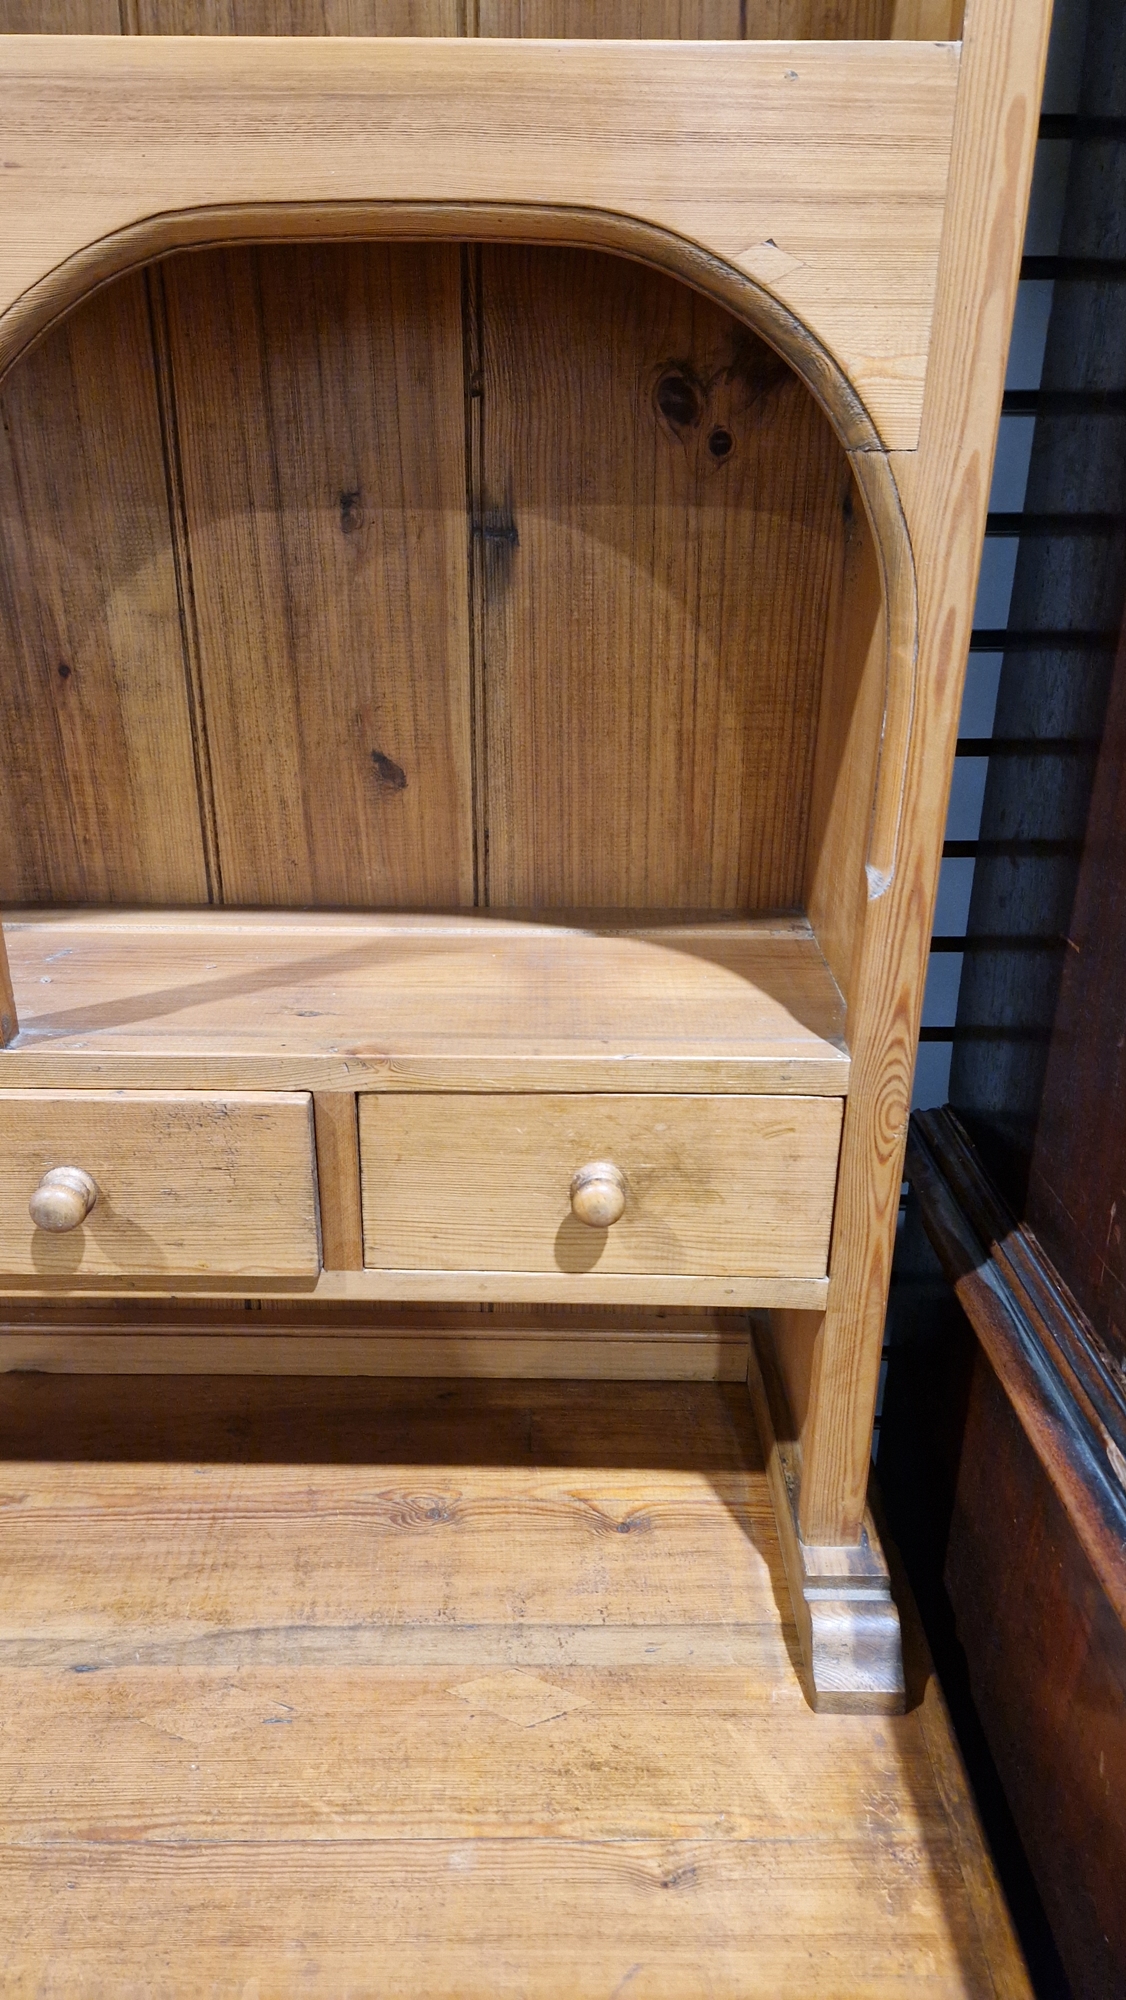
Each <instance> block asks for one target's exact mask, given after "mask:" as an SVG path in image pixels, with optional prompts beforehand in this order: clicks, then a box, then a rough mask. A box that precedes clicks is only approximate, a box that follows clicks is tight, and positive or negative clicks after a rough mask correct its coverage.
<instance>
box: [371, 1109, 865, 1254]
mask: <svg viewBox="0 0 1126 2000" xmlns="http://www.w3.org/2000/svg"><path fill="white" fill-rule="evenodd" d="M842 1116H843V1100H842V1099H841V1098H839V1097H720V1096H699V1097H672V1096H651V1097H649V1096H647V1097H640V1096H624V1095H623V1096H619V1095H616V1094H610V1093H606V1094H603V1093H594V1092H592V1093H590V1094H588V1095H583V1096H578V1095H570V1094H568V1095H566V1096H563V1095H551V1094H547V1093H543V1094H539V1093H537V1094H535V1095H531V1094H529V1095H500V1094H498V1095H495V1096H475V1095H471V1094H468V1093H467V1094H464V1095H463V1094H458V1095H454V1094H452V1093H451V1094H448V1095H440V1094H434V1095H429V1094H410V1095H407V1094H405V1093H404V1094H397V1093H387V1094H384V1093H382V1092H380V1093H372V1094H371V1095H369V1096H364V1097H361V1099H360V1158H361V1166H362V1174H363V1218H364V1264H365V1267H366V1268H367V1269H369V1270H380V1271H394V1270H403V1269H415V1270H434V1271H482V1270H487V1271H527V1272H565V1273H575V1274H578V1273H582V1272H592V1271H595V1270H597V1271H598V1272H599V1273H600V1274H602V1273H606V1274H611V1273H619V1274H644V1273H649V1274H668V1275H670V1276H671V1275H691V1274H700V1275H701V1276H710V1277H711V1276H714V1277H724V1276H759V1275H761V1276H772V1275H775V1274H779V1275H786V1276H789V1277H801V1278H805V1277H813V1278H823V1277H824V1275H825V1272H826V1267H827V1262H828V1254H829V1227H830V1223H831V1220H832V1212H833V1191H834V1187H835V1183H836V1172H837V1152H838V1148H839V1145H840V1133H841V1120H842ZM596 1162H602V1163H605V1167H606V1168H608V1169H610V1168H612V1169H613V1170H614V1172H615V1173H616V1175H617V1177H618V1181H617V1185H619V1186H620V1189H621V1194H622V1196H623V1197H624V1206H623V1207H622V1211H621V1215H620V1217H619V1219H617V1220H616V1221H615V1222H614V1224H613V1226H612V1227H598V1226H591V1225H590V1224H588V1223H587V1222H585V1221H583V1220H581V1219H580V1213H579V1212H576V1211H580V1212H581V1210H582V1209H583V1207H584V1197H583V1194H582V1190H581V1186H580V1187H579V1188H576V1190H575V1198H574V1202H573V1199H572V1187H573V1183H574V1180H575V1176H576V1174H581V1170H582V1169H584V1168H586V1167H588V1166H590V1165H592V1164H593V1163H596ZM608 1185H609V1186H610V1187H611V1189H612V1186H613V1185H614V1180H613V1175H610V1176H609V1177H608ZM593 1212H594V1213H597V1208H596V1207H595V1208H594V1210H593Z"/></svg>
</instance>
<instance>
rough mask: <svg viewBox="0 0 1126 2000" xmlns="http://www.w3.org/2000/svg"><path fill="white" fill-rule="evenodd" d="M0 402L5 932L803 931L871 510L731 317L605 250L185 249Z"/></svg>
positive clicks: (119, 295) (58, 337)
mask: <svg viewBox="0 0 1126 2000" xmlns="http://www.w3.org/2000/svg"><path fill="white" fill-rule="evenodd" d="M0 400H2V402H3V411H4V452H5V463H4V473H3V478H4V486H3V495H2V500H0V508H2V526H3V535H4V555H3V573H4V582H3V584H2V585H0V619H2V621H3V642H4V647H5V652H6V656H7V658H8V659H9V660H11V661H15V662H18V667H17V671H16V672H15V673H11V672H9V674H8V675H7V676H6V680H5V689H4V695H3V700H4V703H5V708H6V711H7V713H6V721H7V724H8V728H9V731H10V735H11V740H12V748H13V753H14V754H13V757H12V770H13V778H12V781H11V782H10V784H9V786H8V787H7V788H6V792H5V796H4V800H3V803H2V804H0V820H2V824H3V848H4V868H3V875H2V879H0V893H2V894H3V896H4V898H5V900H6V901H8V902H10V903H20V902H40V901H50V900H59V901H95V902H105V901H109V902H128V901H143V902H157V903H163V902H199V901H206V900H208V898H209V897H210V898H211V899H213V900H215V901H220V902H225V903H232V904H247V903H257V904H267V905H293V904H309V903H315V904H321V905H325V904H330V905H351V906H367V907H371V906H373V905H374V906H384V907H407V906H416V907H417V906H423V907H441V906H466V905H470V904H472V903H473V902H474V901H475V900H477V901H478V902H481V903H489V904H491V905H493V906H497V907H509V908H512V907H528V906H539V907H556V908H566V907H570V908H575V907H592V906H605V907H627V906H628V907H634V908H637V907H649V908H655V907H669V908H684V909H687V908H721V909H739V908H759V909H769V908H784V907H793V906H794V905H795V904H796V903H797V902H798V901H799V900H800V894H801V882H802V871H803V863H804V849H805V821H806V802H807V799H808V796H809V790H810V779H811V772H812V758H813V742H814V726H815V720H816V714H817V705H818V699H819V690H820V677H821V663H822V659H823V656H824V653H825V648H826V634H827V622H828V618H829V613H830V607H831V603H832V598H833V585H834V580H835V577H836V575H837V572H838V570H839V567H840V558H841V552H842V549H843V546H844V539H845V536H846V533H847V526H848V516H849V512H850V508H851V505H852V501H851V497H850V479H849V475H848V471H847V466H846V462H845V459H844V455H843V453H842V452H841V450H840V448H839V446H838V445H837V443H836V441H835V439H834V438H833V436H832V434H831V432H830V430H829V427H828V424H827V423H826V421H825V419H824V418H823V417H822V416H821V414H820V412H819V411H818V410H817V409H816V407H815V405H814V404H813V402H812V401H811V399H810V397H809V396H808V394H807V393H806V391H805V390H804V388H803V387H802V386H801V384H800V383H798V381H797V380H796V378H794V377H793V376H791V375H790V374H789V373H788V371H787V370H785V369H784V368H783V367H782V366H781V365H780V364H779V363H778V362H777V360H776V359H775V357H774V356H773V354H772V353H771V352H770V350H768V349H767V348H765V347H764V346H763V345H762V343H761V342H759V341H757V340H755V339H754V338H753V337H752V336H750V335H749V334H748V333H747V332H746V331H745V329H742V328H740V327H739V326H738V325H737V324H736V323H735V322H734V321H733V320H731V319H730V318H729V317H728V316H727V315H726V314H725V313H724V312H723V311H722V310H720V309H719V308H717V307H715V306H714V305H712V304H710V303H709V302H706V301H704V300H703V299H701V298H699V297H698V296H697V295H695V294H694V293H692V292H690V291H689V290H688V289H687V288H685V287H683V286H681V285H678V284H677V283H676V282H675V281H673V280H671V279H669V278H666V277H663V276H659V275H656V274H653V273H650V272H646V271H644V270H643V269H641V268H640V267H638V266H636V265H633V264H630V263H627V262H625V261H623V260H619V259H614V258H610V257H606V256H604V255H601V254H599V253H594V252H572V251H560V250H547V249H522V248H518V247H511V248H510V247H488V248H485V249H482V250H480V251H478V250H476V249H475V248H472V247H470V248H467V249H460V248H458V247H457V246H444V245H414V244H396V245H386V244H370V245H360V246H354V245H353V246H344V245H326V246H294V247H270V248H263V249H247V248H239V249H235V250H231V251H222V252H203V253H192V254H190V255H184V256H180V257H176V258H173V259H170V260H169V261H168V262H167V263H165V264H164V265H163V266H162V267H159V268H157V269H154V270H151V271H149V272H148V273H146V274H144V275H143V276H139V277H130V278H127V279H125V280H122V281H120V282H119V283H117V284H115V285H113V286H111V287H108V288H107V289H106V290H105V291H104V292H102V293H99V294H97V295H96V296H95V297H94V298H92V299H90V300H88V301H87V302H85V303H84V304H83V305H81V306H80V307H79V308H78V309H77V310H76V311H75V312H74V313H73V314H72V315H71V317H70V318H69V319H68V320H67V321H65V322H64V324H63V325H62V326H61V327H60V328H58V329H56V330H55V331H54V332H53V333H52V334H50V335H49V336H48V337H47V339H45V340H44V342H43V343H42V344H41V345H40V347H39V348H38V349H37V350H35V352H34V353H33V354H32V355H31V356H30V357H28V358H27V359H26V360H25V361H24V362H23V363H22V364H21V365H20V366H18V367H17V368H16V369H15V370H13V372H12V374H11V376H10V377H9V379H8V382H7V383H6V385H5V386H4V389H3V391H0ZM44 798H45V799H47V800H48V801H49V810H48V811H46V812H44V811H43V810H42V808H41V804H40V802H41V801H42V800H44ZM29 832H30V838H29V837H28V835H29Z"/></svg>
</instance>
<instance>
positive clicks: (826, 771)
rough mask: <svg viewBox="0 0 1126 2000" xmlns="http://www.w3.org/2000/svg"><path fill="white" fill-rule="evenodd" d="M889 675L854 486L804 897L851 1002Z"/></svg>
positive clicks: (883, 625)
mask: <svg viewBox="0 0 1126 2000" xmlns="http://www.w3.org/2000/svg"><path fill="white" fill-rule="evenodd" d="M887 674H888V660H887V621H886V617H885V614H884V608H883V602H882V596H881V590H880V572H879V561H878V557H877V554H876V547H875V543H874V541H873V539H872V535H871V533H870V531H869V529H868V524H867V521H866V519H865V514H864V508H863V503H862V501H861V498H860V495H859V493H858V492H857V491H856V489H855V487H854V488H853V491H852V494H851V497H850V518H849V519H848V521H847V523H846V532H845V552H844V561H843V563H842V565H841V570H840V574H839V578H838V585H837V590H836V592H835V594H834V599H833V607H832V613H831V617H830V621H829V634H828V643H827V646H826V652H825V670H824V674H823V676H822V691H821V712H820V716H819V718H818V724H817V754H816V760H815V764H814V772H813V791H812V797H811V800H810V808H809V842H808V848H807V853H806V876H805V886H804V895H803V903H804V907H805V909H806V910H807V911H808V914H809V918H810V921H811V923H812V924H813V927H814V930H815V932H816V934H817V942H818V944H819V945H820V946H821V949H822V951H823V952H824V954H825V957H826V958H827V960H828V962H829V965H830V967H831V968H832V972H833V977H834V979H835V980H836V982H837V985H838V986H839V987H840V989H841V992H842V993H843V994H844V997H845V1004H846V1006H847V1004H848V1001H849V998H850V995H851V992H852V973H853V963H854V959H855V956H856V952H857V948H858V946H859V942H860V939H861V937H862V935H863V931H864V920H865V916H866V913H867V903H868V882H867V878H866V875H865V863H866V861H867V858H868V849H869V842H870V839H871V834H872V807H873V801H874V798H875V789H876V773H877V767H878V763H879V756H880V738H881V718H882V716H883V713H884V705H885V698H886V693H887Z"/></svg>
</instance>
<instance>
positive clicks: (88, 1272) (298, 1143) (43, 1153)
mask: <svg viewBox="0 0 1126 2000" xmlns="http://www.w3.org/2000/svg"><path fill="white" fill-rule="evenodd" d="M61 1168H69V1169H71V1170H73V1171H72V1172H71V1174H70V1175H69V1176H68V1177H64V1176H60V1175H59V1173H58V1170H59V1169H61ZM45 1175H51V1176H53V1178H52V1179H51V1180H50V1181H48V1182H47V1186H46V1189H45V1190H44V1191H43V1192H41V1193H38V1194H37V1190H39V1189H40V1188H41V1184H42V1183H43V1177H44V1176H45ZM83 1177H85V1181H84V1178H83ZM86 1183H88V1184H89V1186H90V1187H92V1188H93V1190H94V1193H95V1196H96V1199H95V1200H94V1202H93V1206H92V1207H91V1208H90V1209H89V1212H88V1213H87V1214H85V1216H84V1217H83V1212H82V1211H83V1194H82V1189H83V1187H84V1185H85V1184H86ZM88 1198H89V1197H88V1195H87V1196H86V1199H88ZM29 1202H34V1205H35V1206H36V1208H37V1211H38V1212H39V1213H41V1214H42V1215H43V1216H44V1218H45V1219H46V1220H47V1221H48V1222H50V1223H52V1224H53V1225H54V1226H50V1227H41V1226H39V1225H37V1223H36V1222H34V1221H33V1220H32V1217H31V1214H30V1213H29ZM68 1202H70V1203H71V1204H72V1209H71V1210H69V1211H68V1209H67V1207H66V1204H67V1203H68ZM52 1203H53V1204H54V1207H53V1208H52ZM71 1213H73V1214H74V1215H75V1217H76V1218H77V1219H76V1220H74V1221H72V1220H71V1219H70V1216H71ZM319 1269H320V1249H319V1242H318V1233H317V1203H316V1181H315V1175H314V1169H313V1120H312V1102H311V1099H310V1097H309V1096H308V1095H307V1094H306V1093H292V1094H283V1093H280V1092H266V1091H237V1092H224V1093H210V1092H204V1091H146V1090H137V1091H124V1090H123V1091H109V1090H5V1091H0V1272H6V1273H10V1274H11V1275H13V1276H29V1275H38V1276H41V1277H44V1278H50V1277H68V1276H70V1277H77V1276H81V1277H82V1278H83V1279H85V1278H98V1277H110V1276H115V1275H118V1274H122V1273H128V1274H131V1275H136V1276H157V1275H161V1274H165V1273H166V1274H168V1275H169V1276H172V1275H177V1276H184V1277H187V1276H194V1275H197V1274H206V1273H215V1274H216V1275H221V1276H225V1277H243V1276H246V1277H278V1278H289V1277H315V1276H316V1275H317V1272H318V1271H319Z"/></svg>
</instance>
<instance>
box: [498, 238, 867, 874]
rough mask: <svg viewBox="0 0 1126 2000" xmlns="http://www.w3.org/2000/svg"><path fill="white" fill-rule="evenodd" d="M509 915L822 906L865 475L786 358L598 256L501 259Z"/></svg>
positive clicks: (502, 787) (504, 868)
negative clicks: (855, 478) (843, 602)
mask: <svg viewBox="0 0 1126 2000" xmlns="http://www.w3.org/2000/svg"><path fill="white" fill-rule="evenodd" d="M480 297H481V312H482V324H483V410H482V417H481V425H482V452H481V456H482V467H483V471H482V479H481V494H480V499H479V506H478V514H477V520H476V522H475V531H476V540H477V546H478V564H477V573H478V577H479V579H480V588H481V593H482V603H483V620H482V624H483V637H482V642H481V653H482V672H483V697H482V709H483V715H484V733H483V740H484V747H485V754H486V759H487V778H486V786H485V792H486V816H487V897H488V900H489V902H490V903H492V904H494V905H498V906H510V907H517V906H524V907H529V906H530V907H540V908H545V907H546V908H551V907H583V906H586V907H590V906H594V907H598V906H601V907H614V908H620V907H622V906H631V905H632V906H633V907H635V908H697V909H700V908H719V909H740V908H751V909H779V908H786V907H792V906H794V905H796V904H797V903H798V901H799V899H800V896H801V891H802V870H803V856H804V845H805V821H806V811H807V806H806V801H807V799H808V794H809V788H810V778H811V772H812V763H813V734H814V720H815V716H816V712H817V703H818V698H819V691H820V674H821V663H822V657H823V653H824V648H825V636H826V627H827V620H828V612H829V603H830V598H831V594H832V588H833V582H834V577H835V574H836V571H837V568H838V565H839V562H840V559H841V551H842V547H843V540H844V535H845V525H846V524H845V513H846V507H847V504H848V493H849V486H850V481H849V474H848V469H847V466H846V463H845V460H844V457H843V455H842V453H841V451H840V448H839V446H838V445H837V443H836V440H835V439H834V437H833V436H832V433H831V432H830V430H829V427H828V424H827V423H826V422H825V420H824V418H823V417H822V416H821V414H820V412H819V411H818V410H817V409H816V407H815V405H814V404H813V403H812V401H811V399H810V397H809V396H808V394H807V392H806V391H805V389H804V388H803V387H802V386H801V385H800V384H799V383H798V382H797V380H796V379H795V378H794V377H793V376H791V375H790V374H789V372H788V371H787V370H786V368H785V367H784V366H783V365H782V364H781V363H780V362H779V361H778V360H777V359H776V357H775V356H774V355H773V354H772V353H771V352H770V351H769V350H768V349H767V348H765V347H764V346H763V345H762V344H761V343H760V342H758V341H756V340H755V339H754V337H753V336H751V335H750V334H748V333H747V332H746V330H745V329H742V328H740V327H738V326H737V325H736V323H735V322H734V321H733V320H731V319H729V318H728V317H727V315H726V314H724V313H722V312H721V311H719V310H718V309H717V308H715V307H714V306H712V305H710V304H709V303H707V302H706V301H704V300H702V299H700V298H699V297H697V296H696V295H695V294H693V293H691V292H689V291H688V290H687V289H686V288H684V287H682V286H679V285H677V284H675V283H673V282H671V281H670V280H667V279H665V278H663V277H661V276H658V275H656V274H654V273H651V272H646V271H643V270H639V269H638V268H637V267H636V266H634V265H631V264H628V263H625V262H623V261H620V260H616V259H610V258H605V257H598V256H594V255H590V254H586V253H582V252H569V251H549V250H537V251H534V252H533V251H525V250H520V249H512V248H488V249H486V250H484V251H483V253H482V257H481V290H480Z"/></svg>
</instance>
